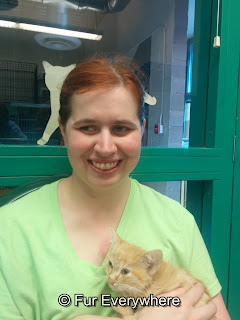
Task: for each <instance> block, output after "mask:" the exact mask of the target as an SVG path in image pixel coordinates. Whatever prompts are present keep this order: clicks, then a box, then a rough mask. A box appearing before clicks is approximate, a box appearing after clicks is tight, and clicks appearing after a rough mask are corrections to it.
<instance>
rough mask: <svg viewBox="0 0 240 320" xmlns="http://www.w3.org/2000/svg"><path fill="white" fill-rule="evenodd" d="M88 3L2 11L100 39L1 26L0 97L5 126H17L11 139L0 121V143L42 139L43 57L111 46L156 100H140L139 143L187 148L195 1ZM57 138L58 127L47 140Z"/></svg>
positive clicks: (29, 4) (57, 61)
mask: <svg viewBox="0 0 240 320" xmlns="http://www.w3.org/2000/svg"><path fill="white" fill-rule="evenodd" d="M80 3H81V2H80ZM91 3H92V4H91V5H90V4H89V5H88V6H83V5H81V4H80V5H79V6H78V5H74V3H73V2H72V1H40V0H39V1H38V0H32V1H31V0H28V1H23V0H19V1H18V6H17V7H15V8H12V9H11V10H4V11H2V12H1V14H2V16H1V19H2V20H4V19H5V20H9V21H15V22H22V23H31V24H41V25H44V26H47V27H58V28H60V29H61V28H64V29H69V30H75V31H86V33H90V32H92V33H96V34H101V35H102V38H101V40H89V39H77V38H73V37H66V36H65V35H59V34H58V35H53V34H47V33H41V32H33V31H26V30H17V29H13V28H6V27H0V41H1V47H0V101H1V102H3V103H4V104H5V106H6V108H7V109H8V112H9V119H8V124H9V123H10V125H12V126H13V125H14V124H15V125H16V127H18V128H19V132H20V131H21V132H22V136H20V137H15V136H13V137H12V136H11V134H10V133H6V132H8V131H6V128H5V127H6V123H5V124H2V123H0V126H1V131H0V133H1V137H0V143H1V144H3V143H5V144H10V143H11V144H25V145H26V144H27V145H36V144H37V141H38V139H40V138H41V137H42V134H43V132H44V130H45V127H46V125H47V123H48V120H49V117H50V114H51V107H50V96H49V90H48V88H47V87H46V84H45V71H44V69H43V66H42V61H47V62H49V63H50V64H51V65H53V66H62V67H65V66H69V65H71V64H78V63H80V62H82V61H83V60H84V59H86V58H88V57H90V56H92V55H94V54H95V53H99V52H117V53H121V54H124V55H127V56H128V57H129V58H131V59H133V60H134V61H135V62H136V63H137V64H138V65H139V66H140V67H141V68H142V69H143V70H144V71H145V73H146V74H147V75H148V79H149V80H148V83H146V90H147V91H148V92H149V93H150V94H151V95H153V96H155V97H156V98H157V104H156V106H148V105H146V119H147V125H146V131H145V135H144V137H143V142H142V143H143V146H161V147H167V146H169V147H182V146H183V147H186V146H188V130H189V114H190V105H191V99H190V98H191V97H190V93H191V89H190V88H191V66H192V51H191V50H192V49H191V48H192V42H193V34H194V32H193V26H194V5H195V0H178V1H173V0H170V1H165V0H149V1H146V0H116V1H110V0H106V1H96V2H94V1H92V2H91ZM94 3H95V4H94ZM13 123H14V124H13ZM3 131H4V132H5V133H4V135H3V133H2V132H3ZM25 137H26V138H25ZM59 143H60V137H59V131H58V130H56V131H55V133H54V134H53V135H52V136H51V138H50V139H49V141H48V143H47V144H48V145H58V144H59Z"/></svg>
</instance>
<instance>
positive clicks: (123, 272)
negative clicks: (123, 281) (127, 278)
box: [121, 269, 130, 275]
mask: <svg viewBox="0 0 240 320" xmlns="http://www.w3.org/2000/svg"><path fill="white" fill-rule="evenodd" d="M129 272H130V271H129V270H128V269H122V270H121V274H124V275H125V274H128V273H129Z"/></svg>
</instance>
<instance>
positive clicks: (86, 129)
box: [80, 126, 96, 133]
mask: <svg viewBox="0 0 240 320" xmlns="http://www.w3.org/2000/svg"><path fill="white" fill-rule="evenodd" d="M80 130H81V131H83V132H86V133H93V132H95V131H96V128H95V127H93V126H84V127H81V128H80Z"/></svg>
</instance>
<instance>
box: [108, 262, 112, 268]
mask: <svg viewBox="0 0 240 320" xmlns="http://www.w3.org/2000/svg"><path fill="white" fill-rule="evenodd" d="M108 265H109V267H110V268H112V267H113V265H112V262H111V261H110V260H109V262H108Z"/></svg>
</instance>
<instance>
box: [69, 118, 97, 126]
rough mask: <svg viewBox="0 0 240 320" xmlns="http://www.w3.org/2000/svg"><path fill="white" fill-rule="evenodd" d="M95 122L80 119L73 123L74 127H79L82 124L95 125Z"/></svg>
mask: <svg viewBox="0 0 240 320" xmlns="http://www.w3.org/2000/svg"><path fill="white" fill-rule="evenodd" d="M95 122H97V121H96V120H94V119H90V118H86V119H80V120H77V121H75V122H74V123H73V125H74V126H80V125H83V124H86V123H95Z"/></svg>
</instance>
